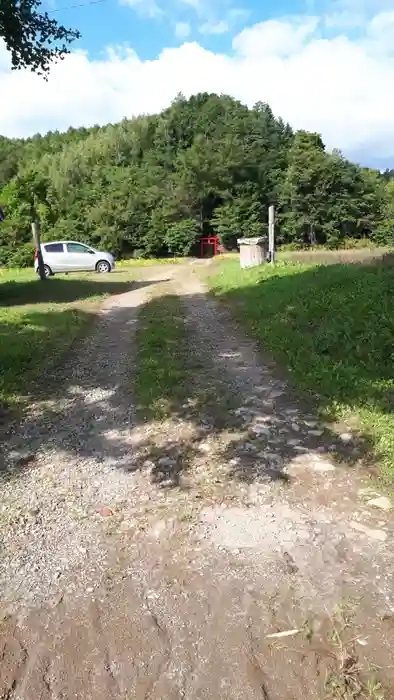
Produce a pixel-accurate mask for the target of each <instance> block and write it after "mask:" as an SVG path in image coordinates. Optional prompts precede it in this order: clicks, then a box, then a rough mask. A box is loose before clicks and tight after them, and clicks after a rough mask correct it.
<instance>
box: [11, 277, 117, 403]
mask: <svg viewBox="0 0 394 700" xmlns="http://www.w3.org/2000/svg"><path fill="white" fill-rule="evenodd" d="M36 277H37V276H36V274H35V273H34V272H33V271H31V270H2V271H0V367H1V370H2V371H1V374H0V410H1V413H4V410H6V409H8V410H9V409H12V408H16V407H17V406H22V405H23V402H24V400H26V399H29V400H31V399H32V398H34V397H35V396H37V393H38V392H42V391H43V390H44V391H45V387H46V383H47V376H46V373H47V370H48V369H49V368H50V367H52V366H53V365H54V364H55V363H56V361H57V360H59V359H60V358H61V357H62V356H63V355H64V354H66V353H67V350H69V348H70V347H71V345H72V343H73V341H74V340H75V338H76V337H77V336H78V335H79V334H80V333H81V332H83V330H84V328H86V327H87V326H88V325H89V324H90V323H91V322H92V320H94V318H95V314H96V312H97V309H98V307H99V305H100V303H101V302H102V301H103V299H104V298H105V297H107V296H109V295H110V294H116V293H120V292H122V291H127V290H128V289H130V287H131V279H130V273H129V272H127V271H125V272H124V273H123V272H120V273H117V274H116V275H115V274H114V275H107V276H105V278H104V279H103V277H99V276H98V275H92V274H90V275H88V274H79V275H69V276H67V277H66V276H63V275H57V276H56V277H55V278H53V279H50V280H47V281H46V282H45V283H42V282H38V281H37V279H36Z"/></svg>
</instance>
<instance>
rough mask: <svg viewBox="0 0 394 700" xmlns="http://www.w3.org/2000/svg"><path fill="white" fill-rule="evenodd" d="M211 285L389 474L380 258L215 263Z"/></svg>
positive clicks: (387, 332)
mask: <svg viewBox="0 0 394 700" xmlns="http://www.w3.org/2000/svg"><path fill="white" fill-rule="evenodd" d="M209 284H210V286H211V289H212V291H213V292H214V293H215V295H217V296H218V297H220V298H221V299H222V300H223V301H224V302H226V303H228V304H229V305H230V306H231V307H232V308H233V309H234V312H235V314H236V316H237V317H238V319H239V320H240V321H241V322H242V323H243V324H244V325H245V327H246V328H247V330H248V331H249V333H250V334H251V335H252V336H253V337H254V338H255V339H256V340H257V341H258V343H259V344H260V346H261V347H262V348H265V349H267V350H269V351H270V352H271V354H272V355H273V356H274V357H275V358H276V359H277V360H278V361H279V362H280V363H281V364H282V365H283V366H285V367H286V368H287V369H288V371H289V372H290V373H291V375H290V376H291V377H292V383H293V385H294V386H295V388H296V389H298V390H300V391H301V392H303V393H304V394H308V395H309V396H311V397H312V398H313V400H314V402H315V404H317V408H318V410H319V411H320V413H321V415H322V417H324V418H326V419H328V420H338V419H342V420H346V421H349V420H350V421H351V422H352V424H354V422H355V420H356V424H357V426H358V428H359V429H360V431H361V434H362V435H363V436H364V437H365V438H366V439H367V440H368V442H369V443H370V444H371V445H372V447H373V451H374V453H375V455H376V457H377V461H378V462H379V464H380V465H381V474H382V476H383V478H384V479H385V480H387V481H390V482H391V483H392V481H393V479H394V412H393V407H394V373H393V361H394V313H393V299H394V273H393V268H392V267H389V266H385V265H382V264H378V263H371V264H363V265H361V264H353V265H343V264H334V265H328V266H321V265H311V264H285V263H279V264H278V265H276V266H275V267H274V268H273V267H271V266H270V265H264V266H261V267H260V268H254V269H251V270H241V269H240V268H239V262H238V261H237V260H230V261H223V262H221V263H219V265H218V266H217V269H216V271H215V273H214V274H213V275H212V276H210V277H209Z"/></svg>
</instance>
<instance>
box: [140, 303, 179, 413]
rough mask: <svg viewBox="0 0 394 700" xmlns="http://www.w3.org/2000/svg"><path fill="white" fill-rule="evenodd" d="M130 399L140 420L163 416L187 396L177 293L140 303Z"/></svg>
mask: <svg viewBox="0 0 394 700" xmlns="http://www.w3.org/2000/svg"><path fill="white" fill-rule="evenodd" d="M136 347H137V358H136V359H137V362H136V366H137V367H138V372H137V373H136V375H135V377H134V390H133V391H134V399H135V402H136V408H137V413H138V415H139V417H140V418H141V419H142V420H144V421H145V420H163V419H165V418H168V417H169V416H170V415H171V413H172V408H173V406H174V405H180V404H181V403H182V401H185V400H186V398H187V384H188V371H187V362H186V356H187V353H188V345H187V334H186V328H185V315H184V309H183V305H182V302H181V300H180V298H179V297H178V296H174V295H163V296H157V297H156V298H155V297H153V298H152V299H151V300H150V301H149V303H148V304H145V306H143V307H142V309H141V312H140V315H139V321H138V329H137V333H136Z"/></svg>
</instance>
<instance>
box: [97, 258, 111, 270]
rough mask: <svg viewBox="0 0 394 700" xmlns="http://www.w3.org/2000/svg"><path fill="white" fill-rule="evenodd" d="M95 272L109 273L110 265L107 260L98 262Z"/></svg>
mask: <svg viewBox="0 0 394 700" xmlns="http://www.w3.org/2000/svg"><path fill="white" fill-rule="evenodd" d="M96 271H97V272H111V265H110V264H109V262H108V260H99V261H98V263H97V265H96Z"/></svg>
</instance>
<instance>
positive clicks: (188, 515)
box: [180, 507, 198, 523]
mask: <svg viewBox="0 0 394 700" xmlns="http://www.w3.org/2000/svg"><path fill="white" fill-rule="evenodd" d="M197 518H198V514H197V513H196V511H195V510H194V509H193V508H190V507H188V508H185V510H184V511H183V513H182V514H181V516H180V521H181V522H182V523H194V522H196V520H197Z"/></svg>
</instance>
